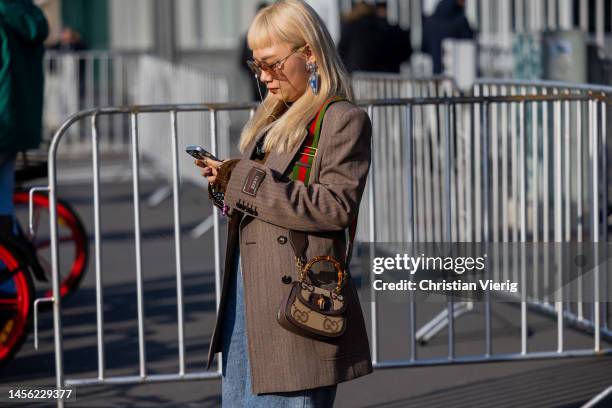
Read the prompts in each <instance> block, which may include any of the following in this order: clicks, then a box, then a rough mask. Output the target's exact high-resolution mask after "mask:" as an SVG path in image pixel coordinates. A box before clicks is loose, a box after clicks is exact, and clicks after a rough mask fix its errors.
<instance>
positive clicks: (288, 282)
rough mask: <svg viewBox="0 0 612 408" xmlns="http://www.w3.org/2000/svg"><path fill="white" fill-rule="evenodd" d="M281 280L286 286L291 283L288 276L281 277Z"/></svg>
mask: <svg viewBox="0 0 612 408" xmlns="http://www.w3.org/2000/svg"><path fill="white" fill-rule="evenodd" d="M281 280H282V281H283V283H284V284H287V285H288V284H290V283H291V281H292V279H291V276H289V275H285V276H283V277H282V278H281Z"/></svg>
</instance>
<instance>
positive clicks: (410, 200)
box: [406, 105, 417, 361]
mask: <svg viewBox="0 0 612 408" xmlns="http://www.w3.org/2000/svg"><path fill="white" fill-rule="evenodd" d="M412 118H413V106H412V105H406V127H407V128H408V140H407V141H406V145H407V147H408V152H407V156H408V157H407V159H408V160H407V161H408V219H409V225H410V230H409V232H410V241H409V242H411V243H414V242H417V239H416V225H415V214H414V144H413V138H414V133H413V126H412ZM410 280H411V281H412V274H411V275H410ZM409 297H410V361H414V360H416V358H417V343H416V332H417V328H416V302H415V299H414V291H410V294H409Z"/></svg>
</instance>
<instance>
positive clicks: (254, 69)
mask: <svg viewBox="0 0 612 408" xmlns="http://www.w3.org/2000/svg"><path fill="white" fill-rule="evenodd" d="M247 65H248V66H249V68H250V69H251V72H253V74H254V75H256V76H257V77H260V76H261V68H260V67H259V66H258V65H257V64H256V63H255V61H247Z"/></svg>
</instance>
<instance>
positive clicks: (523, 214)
mask: <svg viewBox="0 0 612 408" xmlns="http://www.w3.org/2000/svg"><path fill="white" fill-rule="evenodd" d="M525 138H526V134H525V102H524V101H523V102H521V103H520V105H519V149H518V150H519V151H518V158H519V163H518V165H519V172H520V176H519V178H520V179H519V184H520V229H521V235H520V240H521V244H520V274H521V280H520V284H521V286H522V289H521V354H527V265H526V264H525V262H526V259H525V258H526V253H525V243H526V242H527V182H526V171H525V170H526V169H525V168H526V166H527V161H526V160H525V147H526V145H527V143H526V141H525ZM515 230H516V227H515ZM515 259H516V258H515Z"/></svg>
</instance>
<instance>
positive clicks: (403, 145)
mask: <svg viewBox="0 0 612 408" xmlns="http://www.w3.org/2000/svg"><path fill="white" fill-rule="evenodd" d="M363 103H365V104H369V111H370V115H371V117H372V119H373V122H374V123H375V125H374V128H375V133H374V135H375V137H374V139H373V144H374V145H373V155H374V159H373V164H372V169H371V173H370V176H369V181H370V183H372V184H373V187H370V189H368V193H369V194H371V195H372V197H377V198H378V197H380V198H382V200H384V201H386V202H387V203H386V204H385V205H384V210H382V209H380V207H378V206H376V203H377V202H379V201H375V200H374V198H370V202H371V203H374V208H370V211H369V212H368V211H362V214H363V213H365V214H366V218H368V219H367V225H368V228H367V229H366V228H363V227H364V224H363V223H362V224H361V225H360V227H361V228H363V229H361V230H360V232H361V233H362V235H360V239H362V240H364V238H365V237H367V238H366V239H365V241H368V242H390V243H392V242H474V241H475V242H510V243H528V242H534V243H535V242H572V241H576V242H583V241H589V240H590V241H591V242H607V230H608V223H607V208H608V204H607V198H606V194H605V193H604V191H605V190H606V189H607V188H608V182H607V180H608V178H607V172H606V171H605V169H606V168H607V164H606V163H607V161H608V160H609V152H608V151H607V145H608V144H609V143H608V141H607V138H608V136H607V135H608V133H607V132H606V127H607V126H606V125H607V123H608V118H609V115H608V110H609V104H610V100H609V99H608V98H606V97H605V96H604V95H601V94H596V93H591V94H561V93H560V94H557V95H551V94H549V95H502V96H486V95H485V96H475V97H464V98H448V99H446V98H442V99H431V98H430V99H423V100H419V99H416V100H401V99H398V100H396V101H385V102H384V103H382V102H381V101H376V100H372V101H370V102H369V103H368V102H363ZM432 105H433V106H435V107H441V108H442V115H441V118H442V120H441V123H440V128H442V129H441V131H440V133H437V132H426V131H424V130H423V127H422V126H421V125H420V123H419V122H418V121H417V120H416V118H418V117H419V115H420V111H421V110H423V109H426V108H427V107H428V106H432ZM383 106H384V107H386V106H398V107H401V108H402V109H403V110H404V114H403V116H400V117H399V118H398V119H396V120H397V121H398V124H397V126H399V128H400V129H401V135H405V137H401V138H399V137H397V135H394V134H393V133H392V132H391V131H390V130H389V129H394V125H393V124H390V123H387V121H389V120H393V118H389V117H385V121H384V124H383V127H382V128H381V127H380V126H379V125H380V123H381V122H383V121H382V120H380V119H379V118H380V117H383V116H380V115H382V112H381V111H382V110H383V108H382V107H383ZM535 112H539V115H540V118H543V119H542V121H541V122H542V123H545V124H546V126H547V127H546V126H536V125H533V124H534V123H540V122H538V121H537V120H536V121H532V120H531V116H530V115H532V114H534V115H535ZM460 116H463V117H464V118H465V119H466V120H465V121H464V122H463V123H460V122H459V121H458V117H460ZM540 124H541V123H540ZM461 126H464V128H463V129H462V128H461ZM531 126H533V127H531ZM571 129H577V131H576V132H572V131H571ZM570 143H576V144H577V148H575V149H574V148H573V147H571V146H570ZM433 146H438V147H439V148H438V149H434V148H432V147H433ZM530 147H531V148H532V149H533V151H537V152H541V155H540V156H538V155H533V156H532V158H531V159H529V160H528V156H527V154H528V150H527V149H528V148H530ZM377 161H378V164H377ZM389 162H391V164H389ZM397 165H400V166H401V170H400V171H397V170H396V171H395V172H389V171H388V170H387V166H388V167H389V168H392V167H394V166H397ZM576 175H578V179H579V180H580V181H575V180H573V179H572V177H574V176H576ZM398 180H400V181H398ZM528 186H529V190H528ZM570 187H571V189H570ZM529 192H531V194H529ZM593 192H595V193H593ZM387 194H391V196H390V197H389V196H387ZM572 194H577V195H579V196H580V200H579V201H580V204H579V205H577V206H572V205H571V204H572V203H571V197H572ZM398 201H399V202H400V203H407V205H397V202H398ZM550 207H553V209H552V210H551V209H550ZM362 221H365V220H362ZM589 238H590V239H589ZM515 248H516V247H515ZM503 267H504V268H502V269H501V275H500V276H498V278H499V277H503V278H504V279H505V278H510V279H513V280H516V281H518V280H520V281H523V282H525V281H526V279H527V277H526V271H525V270H524V269H521V268H517V267H511V266H509V265H503ZM543 269H544V271H543V274H544V276H540V274H538V271H530V275H529V276H530V278H529V279H532V280H533V285H532V286H530V288H532V290H533V293H529V294H528V298H527V299H525V301H521V302H520V307H521V311H520V316H521V323H520V324H521V352H520V353H517V354H516V355H514V354H510V355H508V356H505V357H503V356H499V355H497V356H496V355H494V354H492V353H491V344H490V336H488V337H487V344H486V346H485V350H486V353H484V355H483V356H477V357H469V358H459V359H457V358H455V357H454V352H453V350H454V348H453V339H454V335H453V330H454V324H455V319H456V317H458V316H460V315H461V314H463V313H465V312H467V311H471V310H473V303H472V302H458V303H456V304H452V305H449V307H448V308H446V309H445V310H444V312H443V313H441V314H439V315H438V316H436V317H435V318H434V319H432V320H431V321H430V322H429V323H427V324H426V325H425V326H423V327H422V328H421V330H419V331H415V330H416V325H414V323H412V324H413V325H414V326H413V331H412V332H411V335H412V336H413V337H412V342H413V344H414V343H415V342H417V341H418V342H426V341H427V340H429V339H430V338H431V337H432V336H433V335H434V334H435V333H438V332H439V331H440V330H442V329H443V328H446V329H448V333H449V334H448V335H449V341H448V345H449V358H441V359H433V360H430V361H428V362H427V363H425V364H429V363H431V364H434V363H440V364H444V363H446V362H448V361H464V362H467V361H488V360H496V359H505V358H508V359H518V358H531V357H534V356H536V355H538V356H539V357H554V356H564V355H580V354H584V353H583V352H585V353H586V354H589V353H590V354H597V353H599V352H601V340H600V339H601V337H602V336H604V337H606V338H608V339H609V338H610V337H611V336H612V331H610V328H609V325H608V315H607V309H606V308H605V307H601V306H602V305H601V304H599V303H598V302H593V301H592V299H593V293H594V291H596V289H597V288H598V287H599V286H595V287H593V286H590V287H587V286H586V283H583V281H582V278H581V277H579V278H577V279H576V282H572V285H568V286H567V287H565V288H564V291H563V292H562V293H560V294H557V296H556V297H555V298H552V296H551V298H550V299H547V302H541V301H540V300H539V299H540V298H541V297H542V296H541V290H542V288H543V287H545V286H547V287H550V286H551V283H552V282H556V280H557V279H558V276H557V275H556V274H550V275H546V274H547V273H548V272H547V271H548V269H545V268H543ZM599 283H601V287H602V288H603V290H604V291H606V290H607V288H608V285H609V280H608V276H607V275H605V276H602V281H601V282H598V283H596V285H599ZM574 286H576V287H577V288H576V287H574ZM570 289H571V290H576V291H578V293H579V295H578V299H579V300H578V301H576V302H574V301H573V300H572V302H570V301H569V297H566V298H565V300H564V297H563V296H567V291H569V290H570ZM586 292H588V293H590V294H591V295H590V296H588V297H585V298H588V299H590V300H589V301H583V300H582V296H581V295H580V293H586ZM508 295H511V294H508ZM531 306H534V307H536V308H538V309H543V310H545V311H547V312H549V313H551V312H552V313H554V315H555V317H556V318H557V322H558V328H557V350H556V351H550V352H540V353H531V352H529V350H528V341H527V337H528V332H529V329H528V322H527V310H528V307H531ZM571 307H577V308H579V309H580V310H579V312H575V311H574V312H571V311H570V308H571ZM413 308H414V303H412V304H411V310H413ZM371 315H372V316H373V317H372V319H373V323H372V326H373V327H376V325H377V323H376V303H375V302H373V303H372V310H371ZM485 315H486V322H485V323H486V327H487V330H490V303H489V302H487V303H485ZM411 322H414V320H411ZM564 322H565V323H570V324H574V325H575V326H577V327H580V328H582V329H586V330H587V331H589V332H592V333H593V336H594V347H593V349H592V350H590V351H588V350H583V352H580V353H577V354H575V353H574V352H569V351H566V350H565V348H564V335H563V334H564V326H563V325H564ZM373 337H374V342H373V343H374V344H373V349H374V353H373V356H374V361H375V362H377V355H378V352H377V350H376V336H375V335H373ZM608 351H609V350H608ZM413 353H415V347H413ZM415 355H416V354H412V356H411V358H410V359H408V360H405V361H393V362H384V363H380V364H379V366H385V367H388V366H394V367H395V366H409V365H417V364H424V362H423V361H419V360H416V357H415Z"/></svg>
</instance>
